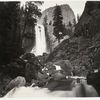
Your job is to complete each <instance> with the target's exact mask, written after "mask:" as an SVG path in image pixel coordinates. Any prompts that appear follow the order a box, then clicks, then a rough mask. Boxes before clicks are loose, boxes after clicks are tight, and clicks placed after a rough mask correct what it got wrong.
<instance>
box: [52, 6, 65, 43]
mask: <svg viewBox="0 0 100 100" xmlns="http://www.w3.org/2000/svg"><path fill="white" fill-rule="evenodd" d="M53 20H54V23H53V26H54V29H53V34H54V36H56V38H57V39H58V43H60V39H61V38H63V36H64V35H65V33H64V25H63V21H62V20H63V16H62V12H61V7H60V6H58V5H56V7H55V10H54V16H53Z"/></svg>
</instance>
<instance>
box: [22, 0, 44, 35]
mask: <svg viewBox="0 0 100 100" xmlns="http://www.w3.org/2000/svg"><path fill="white" fill-rule="evenodd" d="M37 3H38V4H42V3H43V2H38V1H37V2H36V1H27V2H26V3H25V8H23V7H22V9H21V10H22V17H23V22H22V23H23V32H22V34H23V35H24V34H25V29H26V26H33V27H34V26H35V24H36V22H37V17H40V16H41V10H40V9H39V8H38V6H37Z"/></svg>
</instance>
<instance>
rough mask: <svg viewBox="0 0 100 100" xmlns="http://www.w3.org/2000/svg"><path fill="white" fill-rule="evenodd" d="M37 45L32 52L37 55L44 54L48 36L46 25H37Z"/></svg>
mask: <svg viewBox="0 0 100 100" xmlns="http://www.w3.org/2000/svg"><path fill="white" fill-rule="evenodd" d="M35 36H36V39H35V47H34V48H33V49H32V51H31V53H34V54H35V55H36V56H37V55H42V54H43V53H44V52H47V50H46V36H45V30H44V26H43V25H40V24H37V25H36V26H35Z"/></svg>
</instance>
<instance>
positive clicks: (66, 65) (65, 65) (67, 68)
mask: <svg viewBox="0 0 100 100" xmlns="http://www.w3.org/2000/svg"><path fill="white" fill-rule="evenodd" d="M54 64H55V65H59V66H61V68H62V70H63V71H64V72H65V75H71V73H72V70H73V66H72V64H71V63H70V61H69V60H59V61H56V62H54Z"/></svg>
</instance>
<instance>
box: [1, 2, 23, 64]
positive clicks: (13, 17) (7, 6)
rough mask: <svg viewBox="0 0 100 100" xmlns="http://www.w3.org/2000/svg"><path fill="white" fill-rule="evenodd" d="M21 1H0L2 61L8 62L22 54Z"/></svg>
mask: <svg viewBox="0 0 100 100" xmlns="http://www.w3.org/2000/svg"><path fill="white" fill-rule="evenodd" d="M19 4H20V2H0V23H2V24H0V38H1V42H0V46H1V47H2V48H0V63H1V64H3V63H8V62H9V61H11V60H13V59H15V58H16V57H18V56H19V55H20V54H21V50H22V49H21V39H20V31H19V30H20V27H19V21H20V19H19V10H20V5H19Z"/></svg>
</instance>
